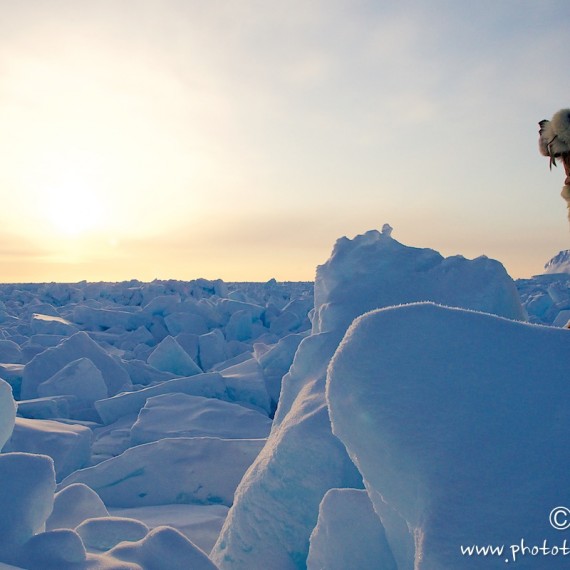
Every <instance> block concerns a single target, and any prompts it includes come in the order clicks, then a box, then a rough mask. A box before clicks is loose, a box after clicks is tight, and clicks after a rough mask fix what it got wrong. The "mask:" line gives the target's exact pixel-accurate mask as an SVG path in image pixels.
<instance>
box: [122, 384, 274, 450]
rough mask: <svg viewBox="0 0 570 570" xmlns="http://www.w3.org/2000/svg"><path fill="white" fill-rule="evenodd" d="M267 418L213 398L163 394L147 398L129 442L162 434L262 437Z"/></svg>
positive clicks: (268, 424)
mask: <svg viewBox="0 0 570 570" xmlns="http://www.w3.org/2000/svg"><path fill="white" fill-rule="evenodd" d="M270 430H271V420H270V419H269V418H268V417H267V416H266V415H264V414H261V413H259V412H256V411H255V410H250V409H247V408H244V407H243V406H239V405H237V404H232V403H230V402H223V401H221V400H216V399H213V398H203V397H200V396H189V395H187V394H163V395H161V396H155V397H153V398H149V399H148V400H147V401H146V404H145V407H144V408H143V409H142V410H141V411H140V414H139V417H138V419H137V421H136V423H135V424H134V425H133V427H132V429H131V442H132V444H133V445H139V444H141V443H148V442H151V441H157V440H159V439H163V438H165V437H220V438H222V439H263V438H266V437H267V436H268V435H269V431H270Z"/></svg>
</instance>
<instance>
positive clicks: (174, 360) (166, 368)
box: [147, 336, 202, 376]
mask: <svg viewBox="0 0 570 570" xmlns="http://www.w3.org/2000/svg"><path fill="white" fill-rule="evenodd" d="M147 362H148V364H150V365H151V366H153V367H154V368H156V369H157V370H162V371H163V372H171V373H172V374H176V375H178V376H193V375H194V374H200V373H201V372H202V369H201V368H200V367H199V366H198V365H197V364H196V363H195V362H194V361H193V360H192V358H191V357H190V355H189V354H188V353H187V352H186V351H185V350H184V349H183V348H182V347H181V346H180V345H179V344H178V342H177V341H176V339H174V338H172V337H171V336H167V337H166V338H165V339H164V340H162V341H161V342H160V344H159V345H158V346H157V347H156V348H155V349H154V350H153V351H152V353H151V355H150V356H149V357H148V360H147Z"/></svg>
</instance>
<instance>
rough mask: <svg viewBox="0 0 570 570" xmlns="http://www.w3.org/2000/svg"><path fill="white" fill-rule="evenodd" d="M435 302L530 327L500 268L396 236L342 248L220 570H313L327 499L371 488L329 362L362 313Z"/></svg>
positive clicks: (321, 280) (215, 555) (222, 551)
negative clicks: (330, 386) (346, 433)
mask: <svg viewBox="0 0 570 570" xmlns="http://www.w3.org/2000/svg"><path fill="white" fill-rule="evenodd" d="M427 300H431V301H437V302H440V303H445V304H449V305H454V306H459V307H466V308H470V309H477V310H481V311H485V312H489V313H494V314H497V315H501V316H503V317H508V318H512V319H523V318H524V311H523V309H522V306H521V304H520V300H519V297H518V293H517V290H516V287H515V285H514V282H513V281H512V279H511V278H510V277H509V276H508V274H507V272H506V271H505V269H504V267H503V266H502V265H501V264H500V263H499V262H497V261H494V260H491V259H488V258H486V257H480V258H477V259H475V260H472V261H469V260H467V259H465V258H463V257H459V256H456V257H450V258H443V257H442V256H441V255H440V254H439V253H437V252H435V251H433V250H430V249H419V248H414V247H408V246H405V245H403V244H401V243H399V242H397V241H396V240H395V239H393V238H392V236H391V228H389V227H387V226H386V229H385V231H383V232H378V231H370V232H367V233H365V234H363V235H359V236H357V237H355V238H354V239H352V240H350V239H348V238H342V239H340V240H338V241H337V243H336V245H335V247H334V250H333V252H332V255H331V257H330V259H329V260H328V261H327V262H326V263H325V264H323V265H321V266H319V267H318V268H317V276H316V281H315V308H314V313H313V322H312V334H311V336H309V337H307V338H305V339H304V340H303V341H302V342H301V344H300V345H299V348H298V350H297V352H296V354H295V358H294V361H293V365H292V366H291V368H290V370H289V372H288V374H286V375H285V376H284V378H283V383H282V391H281V395H280V400H279V406H278V408H277V412H276V414H275V420H274V424H273V429H272V431H271V434H270V436H269V439H268V441H267V444H266V446H265V447H264V449H263V450H262V451H261V453H260V454H259V456H258V457H257V459H256V460H255V461H254V463H253V465H252V467H251V468H250V469H249V471H248V472H247V474H246V475H245V477H244V479H243V480H242V482H241V484H240V486H239V487H238V489H237V491H236V497H235V503H234V506H233V508H232V509H231V510H230V513H229V516H228V518H227V520H226V524H225V525H224V527H223V529H222V532H221V534H220V538H219V540H218V542H217V544H216V545H215V547H214V549H213V551H212V553H211V556H212V559H213V560H214V561H215V562H216V563H217V564H218V566H219V567H220V568H223V569H228V570H230V569H231V570H239V569H243V570H246V569H247V570H249V569H250V568H264V567H267V568H273V569H275V570H289V569H290V570H293V569H297V568H304V567H305V565H306V559H307V554H308V550H309V538H310V535H311V532H312V530H313V528H314V527H315V525H316V524H317V518H318V513H319V505H320V503H321V500H322V498H323V496H324V494H325V493H326V492H327V491H328V490H329V489H330V488H333V487H339V488H342V487H359V486H361V485H362V481H361V478H360V475H359V474H358V473H357V472H356V470H355V469H354V466H353V465H352V462H351V461H350V460H349V458H348V457H347V455H346V450H345V449H344V447H343V446H341V445H339V440H338V439H337V438H336V437H334V436H333V434H332V432H331V427H330V420H329V415H328V409H327V404H326V401H325V394H324V393H325V378H326V370H327V366H328V364H329V361H330V359H331V357H332V355H333V354H334V352H335V350H336V348H337V346H338V344H339V342H340V341H341V339H342V337H343V335H344V333H345V332H346V329H347V328H348V326H349V325H350V324H351V323H352V321H353V319H355V318H356V317H358V316H359V315H361V314H362V313H364V312H366V311H370V310H372V309H376V308H379V307H386V306H389V305H398V304H401V303H409V302H412V301H427Z"/></svg>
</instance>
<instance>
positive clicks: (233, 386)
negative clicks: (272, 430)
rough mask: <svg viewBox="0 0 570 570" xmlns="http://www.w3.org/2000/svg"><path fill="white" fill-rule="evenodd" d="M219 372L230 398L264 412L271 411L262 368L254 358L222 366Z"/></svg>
mask: <svg viewBox="0 0 570 570" xmlns="http://www.w3.org/2000/svg"><path fill="white" fill-rule="evenodd" d="M221 374H222V377H223V379H224V382H225V384H226V388H227V393H228V397H229V399H230V400H232V401H234V402H243V403H247V404H252V405H254V406H256V407H257V408H259V409H261V410H263V411H264V412H266V413H269V412H270V411H271V401H270V398H269V394H268V392H267V388H266V387H265V378H264V377H263V370H262V368H261V366H260V365H259V363H258V362H257V360H256V359H255V358H250V359H248V360H246V361H244V362H241V363H240V364H235V365H234V366H230V367H228V368H224V370H222V372H221Z"/></svg>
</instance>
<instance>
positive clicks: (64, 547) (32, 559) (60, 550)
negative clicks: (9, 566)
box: [16, 529, 87, 570]
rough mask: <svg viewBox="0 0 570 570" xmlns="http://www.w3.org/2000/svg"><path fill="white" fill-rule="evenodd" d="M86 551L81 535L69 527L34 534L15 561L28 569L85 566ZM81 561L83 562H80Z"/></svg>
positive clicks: (53, 569) (61, 569) (63, 568)
mask: <svg viewBox="0 0 570 570" xmlns="http://www.w3.org/2000/svg"><path fill="white" fill-rule="evenodd" d="M86 560H87V552H86V551H85V547H84V546H83V542H82V540H81V537H80V536H79V535H78V533H77V532H75V531H74V530H70V529H58V530H51V531H47V532H42V533H39V534H36V535H35V536H33V537H32V538H30V540H28V542H26V544H24V546H23V547H22V548H21V550H20V553H19V554H18V555H17V556H16V562H17V563H18V564H23V565H24V567H25V568H27V569H28V570H67V569H71V568H74V569H75V568H78V567H79V568H85V567H86V566H85V564H84V563H85V562H86ZM82 563H83V564H82Z"/></svg>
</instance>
